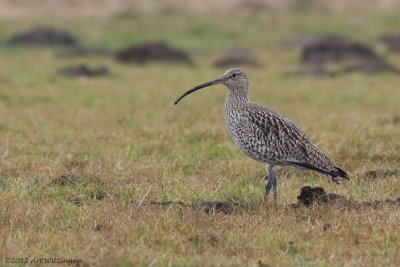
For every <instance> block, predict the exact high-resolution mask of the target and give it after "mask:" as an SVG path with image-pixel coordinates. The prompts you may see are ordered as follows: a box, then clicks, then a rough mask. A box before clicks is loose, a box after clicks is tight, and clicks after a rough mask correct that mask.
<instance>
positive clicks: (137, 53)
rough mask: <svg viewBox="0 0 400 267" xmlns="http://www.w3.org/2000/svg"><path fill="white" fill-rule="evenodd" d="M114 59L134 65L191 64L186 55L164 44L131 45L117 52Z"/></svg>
mask: <svg viewBox="0 0 400 267" xmlns="http://www.w3.org/2000/svg"><path fill="white" fill-rule="evenodd" d="M115 58H116V59H117V60H119V61H121V62H124V63H135V64H143V63H147V62H151V61H156V62H159V61H170V62H171V61H172V62H183V63H188V64H191V60H190V58H189V56H188V54H186V53H185V52H184V51H182V50H179V49H176V48H172V47H170V46H168V45H166V44H164V43H143V44H138V45H131V46H129V47H127V48H124V49H121V50H119V51H117V52H116V54H115Z"/></svg>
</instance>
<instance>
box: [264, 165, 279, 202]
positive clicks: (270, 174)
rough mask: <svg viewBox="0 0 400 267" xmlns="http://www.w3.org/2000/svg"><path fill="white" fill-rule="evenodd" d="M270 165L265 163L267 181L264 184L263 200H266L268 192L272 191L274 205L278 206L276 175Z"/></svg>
mask: <svg viewBox="0 0 400 267" xmlns="http://www.w3.org/2000/svg"><path fill="white" fill-rule="evenodd" d="M272 167H273V166H272V165H267V176H266V178H268V182H267V185H266V186H265V194H264V201H265V202H266V201H267V199H268V195H269V192H270V191H271V188H272V191H273V193H274V206H275V207H277V206H278V192H277V190H276V176H275V173H274V171H273V170H272Z"/></svg>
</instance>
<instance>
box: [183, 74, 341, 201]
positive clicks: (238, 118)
mask: <svg viewBox="0 0 400 267" xmlns="http://www.w3.org/2000/svg"><path fill="white" fill-rule="evenodd" d="M215 84H224V85H226V86H227V87H228V89H229V90H228V93H227V96H226V100H225V123H226V127H227V129H228V132H229V134H230V135H231V137H232V139H233V141H234V143H235V144H236V145H237V146H238V147H239V148H240V149H241V150H243V151H244V152H245V153H246V154H247V155H248V156H250V157H251V158H253V159H255V160H258V161H261V162H264V163H266V165H267V177H266V178H267V179H268V183H267V185H266V190H265V196H264V198H265V199H267V198H268V195H269V192H270V190H271V188H273V192H274V204H275V205H277V191H276V176H275V174H274V172H273V170H272V168H273V166H275V165H293V166H297V167H302V168H306V169H310V170H313V171H317V172H320V173H323V174H325V175H328V176H330V177H331V178H332V180H333V181H334V182H336V183H339V179H338V178H337V177H342V178H344V179H348V178H349V177H348V175H347V174H346V173H345V172H344V171H343V170H341V169H340V168H338V167H336V166H335V164H334V163H333V162H332V161H331V160H330V159H329V158H328V157H327V156H325V155H324V154H323V153H322V152H321V151H320V150H319V149H318V148H317V147H316V146H315V145H314V144H313V143H312V142H311V141H310V140H309V139H308V137H307V136H306V135H305V134H304V133H303V131H302V130H300V128H299V127H297V126H296V125H295V124H294V123H293V122H292V121H291V120H289V119H288V118H287V117H285V116H283V115H281V114H279V113H277V112H274V111H272V110H269V109H267V108H265V107H263V106H260V105H258V104H255V103H252V102H251V101H250V99H249V96H248V79H247V76H246V74H245V73H244V72H243V71H242V70H241V69H237V68H233V69H230V70H228V71H227V72H225V74H224V75H223V76H222V77H221V78H219V79H217V80H214V81H211V82H207V83H203V84H201V85H199V86H196V87H194V88H193V89H190V90H189V91H187V92H186V93H184V94H183V95H182V96H181V97H180V98H179V99H178V100H177V101H176V102H175V104H177V103H178V102H179V101H180V100H181V99H182V98H183V97H185V96H187V95H189V94H191V93H193V92H194V91H197V90H199V89H201V88H204V87H208V86H211V85H215Z"/></svg>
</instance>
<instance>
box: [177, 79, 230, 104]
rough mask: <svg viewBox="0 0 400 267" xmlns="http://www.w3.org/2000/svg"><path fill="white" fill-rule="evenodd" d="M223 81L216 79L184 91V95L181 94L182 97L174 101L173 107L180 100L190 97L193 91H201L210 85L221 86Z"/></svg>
mask: <svg viewBox="0 0 400 267" xmlns="http://www.w3.org/2000/svg"><path fill="white" fill-rule="evenodd" d="M224 81H225V80H224V78H220V79H216V80H214V81H211V82H206V83H202V84H200V85H197V86H196V87H194V88H192V89H190V90H188V91H186V92H185V93H183V95H181V96H180V97H179V98H178V99H177V100H176V101H175V103H174V104H175V105H176V104H178V103H179V101H181V100H182V98H184V97H185V96H187V95H190V94H191V93H193V92H195V91H197V90H200V89H202V88H204V87H209V86H212V85H215V84H221V83H223V82H224Z"/></svg>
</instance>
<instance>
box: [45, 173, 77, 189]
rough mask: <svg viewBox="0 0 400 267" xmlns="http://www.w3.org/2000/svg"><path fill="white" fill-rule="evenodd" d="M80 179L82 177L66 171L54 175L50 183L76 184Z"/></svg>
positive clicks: (61, 184)
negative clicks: (56, 175) (59, 174)
mask: <svg viewBox="0 0 400 267" xmlns="http://www.w3.org/2000/svg"><path fill="white" fill-rule="evenodd" d="M79 180H80V177H79V176H77V175H75V174H73V173H64V174H62V175H61V176H58V177H54V178H53V179H52V180H51V182H50V184H51V185H59V186H66V185H75V184H77V183H78V182H79Z"/></svg>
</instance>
